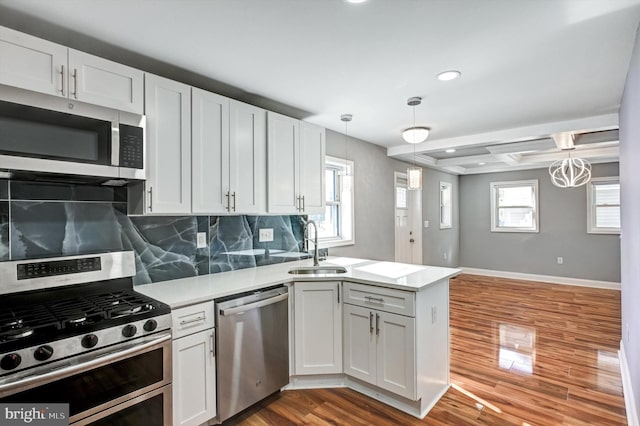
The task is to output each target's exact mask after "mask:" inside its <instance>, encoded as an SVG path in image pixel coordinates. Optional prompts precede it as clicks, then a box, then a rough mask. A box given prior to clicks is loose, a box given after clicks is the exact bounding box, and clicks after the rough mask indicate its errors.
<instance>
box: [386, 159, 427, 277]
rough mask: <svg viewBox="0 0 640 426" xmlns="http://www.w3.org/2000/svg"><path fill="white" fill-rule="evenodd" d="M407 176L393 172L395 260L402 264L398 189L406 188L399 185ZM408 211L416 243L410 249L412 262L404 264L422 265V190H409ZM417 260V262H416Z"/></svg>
mask: <svg viewBox="0 0 640 426" xmlns="http://www.w3.org/2000/svg"><path fill="white" fill-rule="evenodd" d="M406 179H407V174H406V173H404V172H393V227H394V245H393V248H394V258H395V261H396V262H401V260H399V259H398V252H397V241H398V227H397V226H396V210H397V205H398V204H397V189H396V188H397V187H398V186H405V187H406V184H405V185H402V184H400V185H399V183H401V182H402V180H404V181H405V182H406ZM407 210H408V215H407V216H408V221H409V226H410V228H411V229H410V231H411V232H413V235H412V237H413V239H414V240H415V242H414V243H409V242H408V241H407V243H406V244H412V246H411V247H409V248H410V252H411V253H412V259H413V261H412V262H408V261H404V262H403V263H416V264H419V265H422V264H423V262H424V259H423V255H422V191H421V190H407ZM416 260H417V262H416Z"/></svg>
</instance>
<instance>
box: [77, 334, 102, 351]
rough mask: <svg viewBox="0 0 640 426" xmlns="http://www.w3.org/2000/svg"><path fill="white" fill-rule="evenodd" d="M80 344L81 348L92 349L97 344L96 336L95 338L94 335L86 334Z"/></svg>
mask: <svg viewBox="0 0 640 426" xmlns="http://www.w3.org/2000/svg"><path fill="white" fill-rule="evenodd" d="M80 344H81V345H82V347H83V348H87V349H89V348H92V347H94V346H95V345H97V344H98V336H96V335H95V334H87V335H86V336H84V337H83V338H82V340H81V341H80Z"/></svg>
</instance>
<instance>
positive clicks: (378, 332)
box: [376, 314, 380, 336]
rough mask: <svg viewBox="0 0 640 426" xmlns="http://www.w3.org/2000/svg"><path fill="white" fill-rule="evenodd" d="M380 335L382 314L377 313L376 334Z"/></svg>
mask: <svg viewBox="0 0 640 426" xmlns="http://www.w3.org/2000/svg"><path fill="white" fill-rule="evenodd" d="M379 335H380V314H376V336H379Z"/></svg>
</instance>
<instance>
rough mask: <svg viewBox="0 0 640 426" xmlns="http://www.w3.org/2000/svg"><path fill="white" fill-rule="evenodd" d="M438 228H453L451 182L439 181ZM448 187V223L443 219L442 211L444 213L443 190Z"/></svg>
mask: <svg viewBox="0 0 640 426" xmlns="http://www.w3.org/2000/svg"><path fill="white" fill-rule="evenodd" d="M439 188H440V190H439V192H440V229H452V228H453V184H452V183H451V182H443V181H441V182H440V187H439ZM445 189H448V190H449V191H448V194H449V200H448V202H449V215H448V216H449V217H448V219H449V221H448V223H447V222H445V221H443V213H444V207H445V206H444V200H443V197H444V194H445V192H444V190H445Z"/></svg>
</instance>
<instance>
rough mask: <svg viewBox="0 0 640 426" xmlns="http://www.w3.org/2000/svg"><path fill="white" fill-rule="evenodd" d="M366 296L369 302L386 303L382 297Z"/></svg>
mask: <svg viewBox="0 0 640 426" xmlns="http://www.w3.org/2000/svg"><path fill="white" fill-rule="evenodd" d="M364 298H365V299H367V300H368V301H369V302H376V303H384V299H383V298H382V297H373V296H365V297H364Z"/></svg>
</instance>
